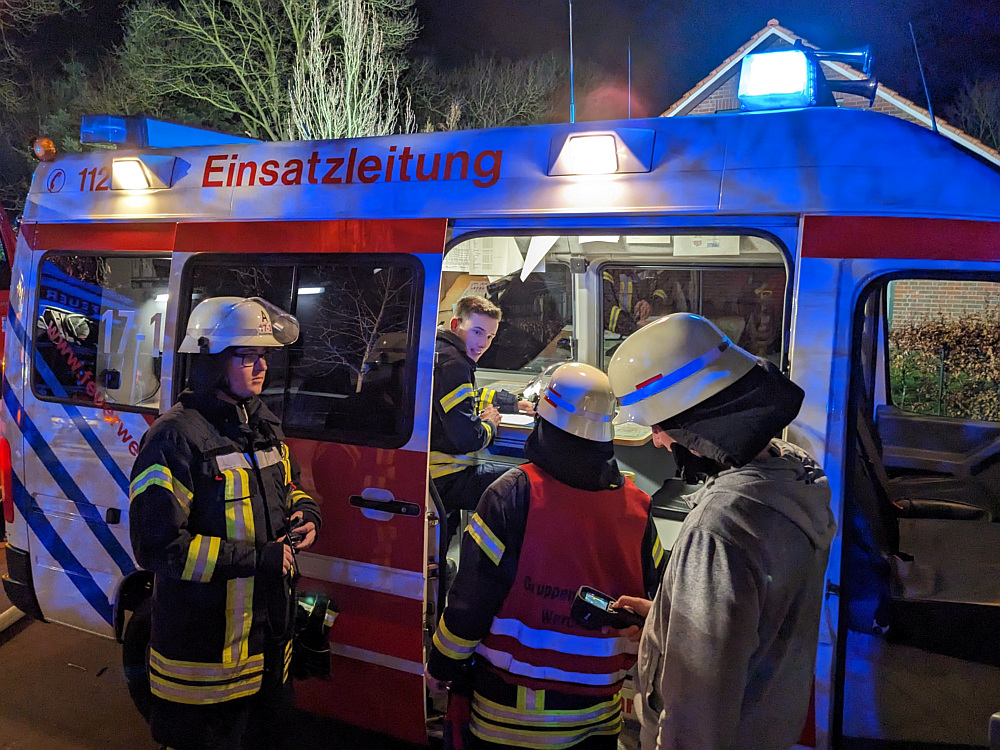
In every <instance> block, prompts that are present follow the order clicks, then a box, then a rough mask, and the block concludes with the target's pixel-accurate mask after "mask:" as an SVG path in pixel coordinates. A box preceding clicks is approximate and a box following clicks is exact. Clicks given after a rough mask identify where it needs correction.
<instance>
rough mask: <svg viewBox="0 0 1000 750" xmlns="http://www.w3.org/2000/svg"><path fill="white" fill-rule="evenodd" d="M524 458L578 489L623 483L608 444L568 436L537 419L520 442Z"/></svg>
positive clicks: (604, 488) (605, 487)
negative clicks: (532, 428)
mask: <svg viewBox="0 0 1000 750" xmlns="http://www.w3.org/2000/svg"><path fill="white" fill-rule="evenodd" d="M524 456H525V458H527V459H528V460H529V461H531V463H533V464H535V465H536V466H538V467H539V468H540V469H542V470H543V471H544V472H545V473H546V474H548V475H549V476H551V477H552V478H554V479H557V480H558V481H560V482H562V483H563V484H567V485H569V486H570V487H575V488H576V489H578V490H590V491H592V492H596V491H598V490H608V489H616V488H618V487H621V486H622V484H624V482H625V480H624V478H623V477H622V474H621V471H619V470H618V462H617V461H615V448H614V444H613V443H612V442H611V441H607V442H601V441H597V440H587V439H586V438H582V437H577V436H576V435H571V434H570V433H568V432H566V430H563V429H560V428H558V427H556V426H555V425H554V424H552V423H551V422H546V421H545V420H544V419H542V418H540V417H539V418H536V419H535V429H534V430H532V431H531V434H530V435H528V439H527V440H526V441H525V443H524Z"/></svg>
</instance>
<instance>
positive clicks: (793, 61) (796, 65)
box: [737, 50, 816, 110]
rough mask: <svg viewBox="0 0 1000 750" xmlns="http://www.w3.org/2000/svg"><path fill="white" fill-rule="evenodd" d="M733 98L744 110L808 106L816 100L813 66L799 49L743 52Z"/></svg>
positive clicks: (814, 70)
mask: <svg viewBox="0 0 1000 750" xmlns="http://www.w3.org/2000/svg"><path fill="white" fill-rule="evenodd" d="M737 97H738V98H739V100H740V105H741V107H742V108H743V109H745V110H764V109H792V108H796V107H810V106H812V105H814V104H815V103H816V66H815V65H813V64H812V63H811V61H810V60H809V59H808V58H807V57H806V55H805V53H804V52H802V51H800V50H779V51H777V52H760V53H758V54H755V55H747V56H746V57H744V58H743V62H742V64H741V67H740V86H739V90H738V91H737Z"/></svg>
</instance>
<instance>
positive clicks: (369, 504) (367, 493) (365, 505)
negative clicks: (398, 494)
mask: <svg viewBox="0 0 1000 750" xmlns="http://www.w3.org/2000/svg"><path fill="white" fill-rule="evenodd" d="M350 502H351V505H353V506H354V507H355V508H361V511H362V513H364V514H365V516H367V517H368V518H372V519H373V520H378V521H385V520H388V519H389V518H391V517H392V516H393V515H397V516H419V515H420V506H419V505H417V504H416V503H408V502H405V501H402V500H397V499H396V498H395V497H394V496H393V494H392V493H391V492H389V490H383V489H378V488H376V487H366V488H365V489H364V490H363V491H362V492H361V494H360V495H351V498H350ZM383 514H384V515H383Z"/></svg>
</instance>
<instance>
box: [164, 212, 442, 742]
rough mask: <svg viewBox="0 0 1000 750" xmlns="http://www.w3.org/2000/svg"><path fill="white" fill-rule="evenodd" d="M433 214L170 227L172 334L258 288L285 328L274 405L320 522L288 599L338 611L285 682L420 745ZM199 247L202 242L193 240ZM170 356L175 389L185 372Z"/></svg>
mask: <svg viewBox="0 0 1000 750" xmlns="http://www.w3.org/2000/svg"><path fill="white" fill-rule="evenodd" d="M445 230H446V222H445V221H443V220H441V221H437V220H434V221H357V222H294V223H293V222H287V223H285V222H269V223H266V224H264V223H226V224H202V225H187V226H181V227H180V228H179V231H178V238H177V250H178V251H180V252H183V253H197V254H194V255H191V256H185V257H186V262H185V263H184V270H183V275H182V280H181V285H180V289H181V291H180V295H181V297H180V299H179V305H178V313H177V321H178V328H177V333H176V335H177V336H180V335H182V333H183V330H182V325H183V321H185V320H186V319H187V315H188V312H189V310H190V309H191V308H192V307H193V306H194V305H196V304H197V303H198V302H199V301H200V300H202V299H205V298H207V297H213V296H220V295H236V296H246V297H253V296H257V297H263V298H264V299H266V300H268V301H269V302H271V303H273V304H275V305H277V306H278V307H281V308H282V309H285V310H288V311H289V312H291V313H292V314H294V315H295V316H296V317H297V318H298V320H299V324H300V326H301V334H300V336H299V339H298V341H296V342H295V343H294V344H292V345H291V346H289V347H286V348H285V349H284V350H282V351H280V352H278V353H276V354H274V355H269V357H268V377H267V381H266V383H265V389H264V393H263V395H262V398H263V399H264V401H265V402H266V403H267V405H268V406H269V407H270V408H271V410H272V411H274V412H275V414H277V415H278V416H279V417H280V418H281V423H282V429H283V431H284V433H285V435H286V436H287V438H288V444H289V446H290V447H291V450H292V453H293V455H294V457H295V459H296V460H297V462H298V464H299V466H300V467H301V482H300V484H301V488H302V489H303V490H305V491H306V492H308V493H309V494H310V495H312V496H313V497H314V498H315V499H316V501H317V502H318V503H319V505H320V507H321V510H322V514H323V528H322V531H321V533H320V535H319V538H318V541H317V542H316V544H315V545H313V547H311V548H310V549H309V551H308V552H305V553H300V555H299V567H300V569H301V571H302V573H303V577H302V579H301V580H300V581H299V584H298V590H299V594H300V597H302V596H304V595H308V594H325V595H327V596H328V597H329V598H330V601H331V603H332V605H333V607H334V609H335V610H336V612H337V617H336V619H335V620H334V622H333V626H332V628H331V630H330V634H329V639H330V651H331V657H330V675H329V678H327V679H318V678H311V679H307V680H304V681H302V682H299V683H298V684H297V685H296V694H297V697H298V702H299V704H300V705H301V706H303V707H304V708H306V709H308V710H310V711H312V712H315V713H318V714H322V715H326V716H330V717H333V718H336V719H340V720H343V721H347V722H350V723H351V724H355V725H359V726H362V727H367V728H370V729H376V730H378V731H381V732H387V733H389V734H394V735H396V736H398V737H400V738H402V739H406V740H409V741H411V742H421V743H423V742H426V725H425V690H424V684H423V649H424V641H423V638H424V625H425V597H426V567H427V552H426V550H427V530H428V520H427V512H426V498H427V451H428V440H429V438H428V431H429V426H430V400H431V378H432V370H433V364H434V329H435V321H436V316H435V311H436V307H437V299H438V284H439V279H440V276H441V255H442V250H443V248H444V241H445ZM201 251H207V252H201ZM185 367H186V362H185V361H184V360H183V358H180V359H179V361H178V363H177V366H176V367H175V371H174V377H175V379H176V380H175V382H176V386H175V391H177V392H179V391H180V389H181V386H182V384H183V382H184V379H185V377H186V373H185Z"/></svg>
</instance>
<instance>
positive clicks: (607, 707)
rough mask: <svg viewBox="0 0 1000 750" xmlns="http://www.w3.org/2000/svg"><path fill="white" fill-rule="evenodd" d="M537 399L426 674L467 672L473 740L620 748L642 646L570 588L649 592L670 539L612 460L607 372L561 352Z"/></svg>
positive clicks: (470, 536) (443, 678)
mask: <svg viewBox="0 0 1000 750" xmlns="http://www.w3.org/2000/svg"><path fill="white" fill-rule="evenodd" d="M536 408H537V415H538V418H537V419H536V423H535V428H534V430H533V431H532V433H531V435H530V436H529V437H528V439H527V442H526V443H525V447H524V452H525V456H526V457H527V458H528V460H529V461H530V463H527V464H524V465H522V466H520V467H518V468H514V469H511V470H510V471H508V472H507V473H506V474H504V475H503V476H502V477H500V478H499V479H498V480H496V481H495V482H494V483H493V484H492V485H491V486H490V487H489V488H488V489H487V490H486V492H485V493H484V494H483V497H482V499H481V500H480V502H479V506H478V508H477V510H476V513H475V515H473V517H472V520H471V521H470V523H469V525H468V527H467V528H466V532H465V536H464V538H463V541H462V563H461V567H460V568H459V571H458V576H457V578H456V579H455V583H454V585H453V587H452V589H451V591H450V592H449V595H448V605H447V607H446V609H445V611H444V614H443V615H442V617H441V620H440V622H439V624H438V627H437V630H436V632H435V634H434V638H433V644H434V648H433V650H432V652H431V655H430V657H429V661H428V665H427V673H428V684H429V686H430V687H431V690H432V691H439V690H441V689H442V688H443V683H454V685H455V689H458V683H460V682H461V681H462V680H463V677H464V676H465V675H466V674H467V673H468V672H471V683H472V684H471V689H472V701H471V719H470V728H471V733H472V736H473V746H474V747H483V748H493V747H547V746H553V747H588V748H604V747H607V748H615V747H617V735H618V732H619V730H620V728H621V712H620V708H619V696H618V692H619V689H620V687H621V685H622V681H623V679H624V676H625V672H626V671H627V670H628V669H629V667H631V666H632V665H633V664H634V662H635V652H636V646H635V644H634V643H630V642H628V641H627V640H625V639H624V638H621V637H618V632H617V631H610V632H602V631H600V630H598V631H586V630H584V629H582V628H581V627H580V626H579V625H577V624H576V623H575V622H573V620H572V619H571V616H570V609H571V605H572V600H573V598H574V596H575V594H576V592H577V590H578V589H579V587H580V586H583V585H586V586H591V587H593V588H596V589H598V590H601V591H604V592H606V593H608V594H610V595H612V596H619V595H622V594H626V593H629V594H631V595H632V596H638V597H642V596H646V594H645V593H644V592H652V591H654V590H655V589H656V586H657V585H658V582H659V577H660V571H659V567H660V566H661V564H662V562H663V550H662V548H661V546H660V542H659V539H658V537H657V534H656V527H655V525H654V524H653V520H652V516H651V515H650V498H649V496H648V495H647V494H646V493H644V492H642V491H641V490H639V489H638V488H637V487H636V486H635V485H634V484H633V483H632V481H631V480H630V479H626V478H624V477H623V476H622V473H621V472H620V471H619V469H618V465H617V463H616V462H615V459H614V450H613V443H612V439H613V437H614V430H613V427H612V424H611V421H612V419H613V416H614V409H615V403H614V396H613V394H612V393H611V388H610V385H609V383H608V379H607V376H606V375H605V374H604V373H603V372H601V371H600V370H598V369H596V368H594V367H591V366H589V365H584V364H578V363H570V364H565V365H562V366H560V367H559V368H557V369H556V370H555V371H554V372H553V374H552V377H551V379H550V381H549V383H548V386H547V388H546V389H545V391H544V392H543V393H542V395H541V398H540V400H539V402H538V406H537V407H536ZM473 662H474V665H473V666H472V668H471V669H470V664H472V663H473Z"/></svg>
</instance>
